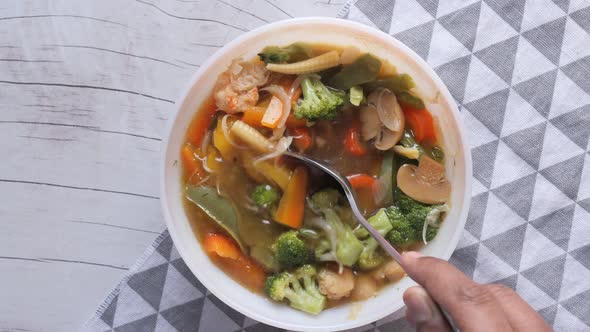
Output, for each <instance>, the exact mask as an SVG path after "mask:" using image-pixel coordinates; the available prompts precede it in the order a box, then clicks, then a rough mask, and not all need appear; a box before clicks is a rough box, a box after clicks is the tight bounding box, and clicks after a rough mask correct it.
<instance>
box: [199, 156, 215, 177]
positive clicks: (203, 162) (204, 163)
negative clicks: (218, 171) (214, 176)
mask: <svg viewBox="0 0 590 332" xmlns="http://www.w3.org/2000/svg"><path fill="white" fill-rule="evenodd" d="M207 159H208V158H207V157H205V158H203V160H202V161H201V164H202V166H203V169H204V170H205V171H207V173H215V171H214V170H212V169H211V168H209V166H207Z"/></svg>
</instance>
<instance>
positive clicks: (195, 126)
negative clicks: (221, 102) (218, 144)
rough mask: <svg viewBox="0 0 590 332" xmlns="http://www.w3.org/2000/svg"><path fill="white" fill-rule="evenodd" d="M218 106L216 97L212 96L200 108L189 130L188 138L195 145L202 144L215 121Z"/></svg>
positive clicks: (187, 132)
mask: <svg viewBox="0 0 590 332" xmlns="http://www.w3.org/2000/svg"><path fill="white" fill-rule="evenodd" d="M216 110H217V106H216V105H215V99H214V98H210V99H209V100H207V101H206V102H205V104H204V105H203V107H201V109H199V111H198V113H197V115H196V116H195V117H194V118H193V120H192V121H191V123H190V125H189V127H188V129H187V131H186V140H187V141H188V142H190V143H191V144H192V145H193V146H200V145H201V142H202V141H203V137H204V136H205V133H206V132H207V130H209V127H210V126H211V122H212V121H213V118H214V115H215V112H216Z"/></svg>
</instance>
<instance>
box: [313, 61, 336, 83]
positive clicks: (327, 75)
mask: <svg viewBox="0 0 590 332" xmlns="http://www.w3.org/2000/svg"><path fill="white" fill-rule="evenodd" d="M341 70H342V65H338V66H335V67H332V68H328V69H325V70H322V71H320V72H318V73H317V74H318V75H320V77H321V81H322V82H328V81H329V80H330V79H331V78H332V77H334V75H336V74H338V73H339V72H340V71H341Z"/></svg>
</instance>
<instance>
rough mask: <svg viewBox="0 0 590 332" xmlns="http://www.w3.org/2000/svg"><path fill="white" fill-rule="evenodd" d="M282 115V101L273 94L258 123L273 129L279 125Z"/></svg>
mask: <svg viewBox="0 0 590 332" xmlns="http://www.w3.org/2000/svg"><path fill="white" fill-rule="evenodd" d="M282 115H283V103H282V102H281V100H280V99H279V98H277V97H275V96H273V97H272V98H271V99H270V103H269V104H268V107H267V108H266V111H265V112H264V115H263V116H262V120H261V121H260V124H262V125H263V126H265V127H267V128H271V129H274V128H276V127H277V126H278V125H279V121H280V120H281V116H282Z"/></svg>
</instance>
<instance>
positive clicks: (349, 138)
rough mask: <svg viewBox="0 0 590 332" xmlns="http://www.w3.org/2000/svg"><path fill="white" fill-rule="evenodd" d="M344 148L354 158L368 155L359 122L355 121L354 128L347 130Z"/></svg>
mask: <svg viewBox="0 0 590 332" xmlns="http://www.w3.org/2000/svg"><path fill="white" fill-rule="evenodd" d="M344 147H345V148H346V151H347V152H348V153H350V154H351V155H353V156H363V155H365V154H366V153H367V149H366V148H365V146H364V145H363V143H362V142H361V135H360V123H359V121H353V123H352V126H350V128H348V130H346V135H345V136H344Z"/></svg>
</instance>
